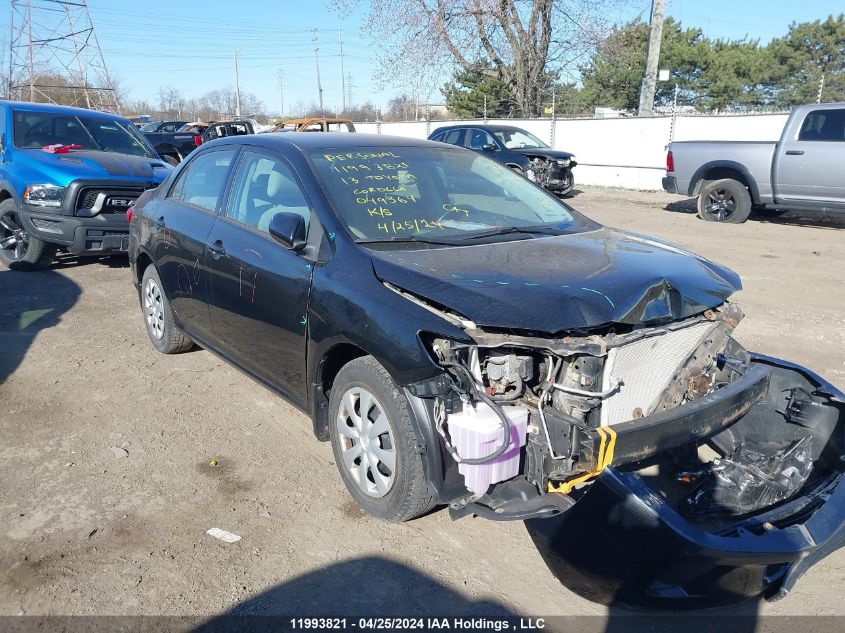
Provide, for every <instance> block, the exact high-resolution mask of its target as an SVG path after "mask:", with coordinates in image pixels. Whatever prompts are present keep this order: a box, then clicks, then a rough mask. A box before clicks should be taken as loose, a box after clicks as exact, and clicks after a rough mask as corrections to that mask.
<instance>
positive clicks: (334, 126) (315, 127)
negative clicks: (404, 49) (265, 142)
mask: <svg viewBox="0 0 845 633" xmlns="http://www.w3.org/2000/svg"><path fill="white" fill-rule="evenodd" d="M271 131H272V132H354V131H355V124H354V123H353V122H352V121H350V120H349V119H331V118H326V117H306V118H304V119H285V120H284V121H281V122H279V123H277V124H276V125H275V126H274V127H273V129H272V130H271Z"/></svg>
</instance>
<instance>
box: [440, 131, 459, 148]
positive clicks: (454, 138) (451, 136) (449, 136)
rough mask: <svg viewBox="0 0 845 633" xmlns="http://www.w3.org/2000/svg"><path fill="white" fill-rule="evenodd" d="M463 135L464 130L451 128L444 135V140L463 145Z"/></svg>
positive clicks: (451, 143)
mask: <svg viewBox="0 0 845 633" xmlns="http://www.w3.org/2000/svg"><path fill="white" fill-rule="evenodd" d="M463 136H464V131H463V130H451V131H449V132H446V136H444V137H443V142H444V143H449V144H450V145H463V141H462V140H461V139H462V138H463Z"/></svg>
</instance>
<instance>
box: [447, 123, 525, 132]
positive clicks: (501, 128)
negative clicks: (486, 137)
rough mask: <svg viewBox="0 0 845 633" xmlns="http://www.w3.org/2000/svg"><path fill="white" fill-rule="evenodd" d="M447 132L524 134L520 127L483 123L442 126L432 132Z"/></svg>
mask: <svg viewBox="0 0 845 633" xmlns="http://www.w3.org/2000/svg"><path fill="white" fill-rule="evenodd" d="M449 130H484V131H485V132H525V130H524V129H523V128H521V127H517V126H515V125H485V124H483V123H464V124H455V125H444V126H443V127H439V128H437V129H436V130H434V131H433V132H432V134H437V133H439V132H448V131H449Z"/></svg>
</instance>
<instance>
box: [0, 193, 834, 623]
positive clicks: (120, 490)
mask: <svg viewBox="0 0 845 633" xmlns="http://www.w3.org/2000/svg"><path fill="white" fill-rule="evenodd" d="M570 202H571V204H573V205H574V206H575V207H576V208H578V209H580V210H582V211H584V212H586V213H587V214H588V215H590V216H592V217H593V218H595V219H597V220H599V221H601V222H604V223H606V224H609V225H612V226H617V227H620V228H625V229H630V230H634V231H638V232H643V233H648V234H652V235H655V236H658V237H660V238H664V239H668V240H670V241H673V242H675V243H678V244H680V245H682V246H684V247H687V248H689V249H691V250H693V251H696V252H698V253H700V254H702V255H704V256H706V257H709V258H711V259H714V260H716V261H719V262H721V263H724V264H727V265H728V266H730V267H732V268H733V269H734V270H736V271H737V272H739V273H740V274H741V275H742V277H743V281H744V284H745V289H744V290H743V291H742V292H741V293H740V294H739V295H737V297H736V301H737V302H738V303H739V304H740V305H741V306H742V307H743V309H744V310H745V312H746V319H745V321H744V322H743V323H742V324H741V325H740V327H739V330H738V333H737V334H738V338H739V340H740V341H741V342H742V343H743V344H744V345H746V346H747V347H749V348H751V349H754V350H758V351H761V352H765V353H769V354H772V355H777V356H782V357H785V358H788V359H791V360H794V361H797V362H799V363H802V364H805V365H807V366H809V367H811V368H813V369H815V370H816V371H818V372H819V373H821V374H822V375H823V376H825V377H826V378H828V379H829V380H830V381H831V382H833V383H834V384H836V385H837V386H839V387H840V388H845V362H844V361H845V356H843V353H842V350H843V348H845V316H844V315H843V311H842V308H843V305H845V239H843V230H842V229H843V228H845V220H843V221H841V222H837V221H834V220H826V219H812V218H802V217H798V216H795V217H793V216H783V217H779V218H776V219H771V220H767V219H765V218H762V219H761V218H760V217H757V218H753V219H752V220H751V221H749V222H748V223H746V224H742V225H715V224H709V223H706V222H702V221H700V220H698V219H697V218H696V216H695V215H694V214H693V213H691V207H690V205H689V203H688V202H680V203H679V202H678V199H677V197H674V196H669V195H665V194H662V193H639V192H626V191H618V190H600V189H587V188H585V189H584V190H583V191H581V192H578V194H577V195H576V196H574V197H573V198H572V199H571V200H570ZM0 297H2V303H0V350H2V354H0V382H2V384H0V434H2V438H3V440H2V442H0V525H2V526H3V527H2V531H3V532H2V535H3V538H2V540H0V615H13V614H21V613H24V614H161V613H164V614H195V615H201V616H213V615H215V614H219V613H222V612H225V611H227V610H231V609H235V610H236V611H237V612H242V613H265V614H266V613H298V614H316V613H333V614H338V613H366V614H369V615H379V614H389V613H394V614H395V613H404V614H407V613H410V612H413V611H422V612H426V613H436V614H439V613H449V612H462V613H468V612H470V613H477V614H487V615H492V614H494V613H500V614H501V613H508V612H509V613H516V614H529V615H530V614H543V615H553V614H557V615H594V616H600V617H597V618H594V619H593V620H594V621H595V622H600V623H605V616H607V614H608V609H606V608H605V607H601V606H599V605H596V604H593V603H590V602H587V601H585V600H583V599H581V598H579V597H577V596H575V595H573V594H571V593H570V592H568V591H567V590H565V589H564V588H563V587H562V586H561V585H560V584H559V582H558V581H557V580H556V579H555V578H554V577H553V576H552V575H551V574H550V573H549V571H548V570H547V569H546V567H545V565H544V564H543V562H542V560H541V558H540V556H539V554H538V553H537V552H536V550H535V549H534V547H533V546H532V543H531V540H530V539H529V537H528V535H527V533H526V531H525V529H524V528H523V526H522V524H519V523H509V524H497V523H492V522H488V521H484V520H481V519H465V520H462V521H460V522H457V523H453V522H451V521H450V520H449V518H448V516H447V513H446V512H445V511H437V512H434V513H432V514H430V515H428V516H426V517H423V518H421V519H418V520H416V521H413V522H411V523H407V524H404V525H388V524H384V523H380V522H378V521H376V520H374V519H371V518H369V517H367V516H365V515H364V514H362V512H361V511H359V510H358V508H357V506H355V505H354V504H353V503H352V502H351V501H350V498H349V497H348V496H347V493H346V491H345V489H344V487H343V485H342V483H341V482H340V479H339V476H338V474H337V472H336V470H335V466H334V464H333V461H332V453H331V449H330V447H329V445H328V444H324V443H320V442H317V441H316V440H315V439H314V438H313V436H312V434H311V431H310V422H309V421H308V420H307V418H306V416H305V415H303V414H302V413H301V412H299V411H298V410H296V409H294V408H293V407H291V406H289V405H288V404H286V403H285V402H284V401H282V400H281V399H279V398H278V397H276V396H274V395H273V394H271V393H270V392H268V391H267V390H265V389H264V388H263V387H261V386H259V385H258V384H256V383H254V382H252V381H251V380H250V379H248V378H247V377H245V376H244V375H242V374H241V373H239V372H238V371H236V370H235V369H233V368H231V367H229V366H228V365H226V364H224V363H223V362H222V361H220V360H219V359H217V358H216V357H214V356H212V355H211V354H209V353H208V352H206V351H203V350H196V351H193V352H191V353H187V354H183V355H178V356H163V355H161V354H158V353H156V352H155V351H153V349H152V347H151V346H150V345H149V343H148V341H147V338H146V334H145V332H144V327H143V324H142V320H141V317H140V311H139V308H138V304H137V299H136V296H135V294H134V289H133V287H132V284H131V282H130V279H129V270H128V267H127V264H126V260H125V258H123V259H121V258H110V259H109V258H107V259H102V260H94V261H85V262H82V263H80V262H77V261H76V260H74V259H73V258H66V259H63V260H61V261H60V262H59V263H58V264H57V265H55V266H54V267H53V268H52V269H51V270H49V271H45V272H39V273H33V274H20V273H15V272H11V271H8V270H2V271H0ZM212 527H219V528H222V529H224V530H228V531H231V532H234V533H236V534H238V535H240V536H241V537H242V539H241V540H240V541H239V542H237V543H233V544H227V543H224V542H222V541H219V540H216V539H214V538H212V537H210V536H208V535H206V533H205V532H206V530H208V529H209V528H212ZM843 582H845V551H839V552H836V553H834V554H833V555H831V556H830V557H829V558H827V559H826V560H825V561H823V562H822V563H820V564H818V565H816V566H815V567H814V568H812V570H811V571H810V572H809V573H808V574H807V575H806V576H805V577H804V578H803V579H802V580H801V581H799V583H798V585H797V588H796V589H795V590H794V592H793V593H792V594H791V595H790V596H789V597H788V598H787V599H786V600H782V601H780V602H777V603H773V604H762V605H756V604H752V605H748V604H746V605H742V606H740V607H737V608H735V609H732V610H727V611H726V613H744V614H751V615H753V614H755V613H757V612H758V611H759V613H762V614H789V615H798V614H826V615H839V616H842V615H845V605H844V604H843V601H842V593H841V588H842V586H843ZM614 613H615V612H614V611H612V610H611V612H610V614H611V618H612V616H613V614H614Z"/></svg>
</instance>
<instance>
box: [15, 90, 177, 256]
mask: <svg viewBox="0 0 845 633" xmlns="http://www.w3.org/2000/svg"><path fill="white" fill-rule="evenodd" d="M170 170H171V167H170V166H169V165H168V164H167V163H166V162H164V161H163V160H161V158H160V157H159V156H158V154H156V152H155V150H153V148H152V147H151V146H150V144H149V143H148V142H147V140H146V139H145V138H144V137H143V135H142V134H141V133H140V132H138V130H137V128H136V127H135V126H134V125H132V123H130V122H129V121H127V120H126V119H124V118H122V117H119V116H116V115H114V114H107V113H104V112H96V111H93V110H84V109H80V108H67V107H64V106H56V105H48V104H42V103H25V102H18V101H0V261H2V262H3V263H4V264H5V265H6V266H8V267H9V268H11V269H13V270H36V269H39V268H45V267H47V266H49V265H50V263H51V262H52V261H53V258H54V256H55V254H56V251H57V250H58V249H60V248H61V249H64V250H65V251H67V252H69V253H72V254H74V255H98V254H103V253H108V252H114V251H125V250H127V248H128V244H129V226H128V222H127V220H126V212H127V210H128V209H129V208H130V207H131V206H132V205H133V204H134V202H135V200H137V199H138V197H139V196H140V195H141V194H142V193H143V192H144V191H146V190H147V189H153V188H155V187H157V186H158V185H159V183H161V181H162V180H164V178H165V176H167V174H168V173H169V172H170Z"/></svg>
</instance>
